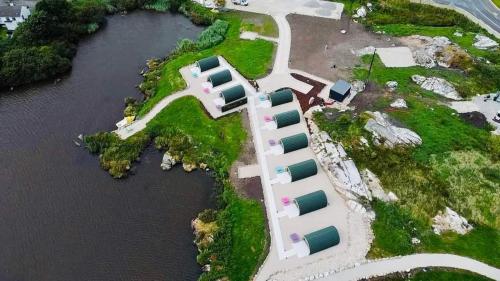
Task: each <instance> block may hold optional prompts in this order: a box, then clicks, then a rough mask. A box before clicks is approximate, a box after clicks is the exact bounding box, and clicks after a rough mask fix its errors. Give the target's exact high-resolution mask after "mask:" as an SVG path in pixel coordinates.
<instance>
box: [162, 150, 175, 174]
mask: <svg viewBox="0 0 500 281" xmlns="http://www.w3.org/2000/svg"><path fill="white" fill-rule="evenodd" d="M176 163H177V162H176V161H175V159H174V158H173V157H172V156H171V155H170V153H168V152H165V154H163V159H162V160H161V164H160V167H161V169H162V170H164V171H165V170H170V169H172V167H173V166H174V165H175V164H176Z"/></svg>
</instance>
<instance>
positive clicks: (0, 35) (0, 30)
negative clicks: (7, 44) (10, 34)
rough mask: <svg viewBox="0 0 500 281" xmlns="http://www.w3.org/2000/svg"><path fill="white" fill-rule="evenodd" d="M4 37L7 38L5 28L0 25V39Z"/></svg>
mask: <svg viewBox="0 0 500 281" xmlns="http://www.w3.org/2000/svg"><path fill="white" fill-rule="evenodd" d="M5 39H7V29H5V28H4V27H3V26H0V40H5Z"/></svg>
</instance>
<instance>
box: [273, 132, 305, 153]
mask: <svg viewBox="0 0 500 281" xmlns="http://www.w3.org/2000/svg"><path fill="white" fill-rule="evenodd" d="M280 144H281V146H282V147H283V153H288V152H292V151H295V150H299V149H302V148H306V147H307V146H308V145H309V139H308V138H307V135H306V134H305V133H300V134H296V135H293V136H289V137H286V138H282V139H280Z"/></svg>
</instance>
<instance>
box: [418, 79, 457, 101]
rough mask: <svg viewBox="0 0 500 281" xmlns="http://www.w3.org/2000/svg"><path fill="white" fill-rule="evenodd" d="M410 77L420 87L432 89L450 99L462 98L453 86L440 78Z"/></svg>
mask: <svg viewBox="0 0 500 281" xmlns="http://www.w3.org/2000/svg"><path fill="white" fill-rule="evenodd" d="M411 79H412V80H413V82H415V83H417V85H419V86H420V87H421V88H422V89H425V90H428V91H432V92H434V93H436V94H438V95H440V96H443V97H445V98H448V99H451V100H462V98H461V97H460V94H458V92H457V90H456V89H455V87H453V85H452V84H451V83H450V82H448V81H446V80H444V79H442V78H438V77H424V76H420V75H412V76H411Z"/></svg>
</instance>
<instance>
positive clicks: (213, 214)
mask: <svg viewBox="0 0 500 281" xmlns="http://www.w3.org/2000/svg"><path fill="white" fill-rule="evenodd" d="M198 218H199V219H200V220H201V221H202V222H204V223H209V222H213V221H215V220H216V219H217V211H216V210H214V209H206V210H203V211H202V212H201V213H199V214H198Z"/></svg>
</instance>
